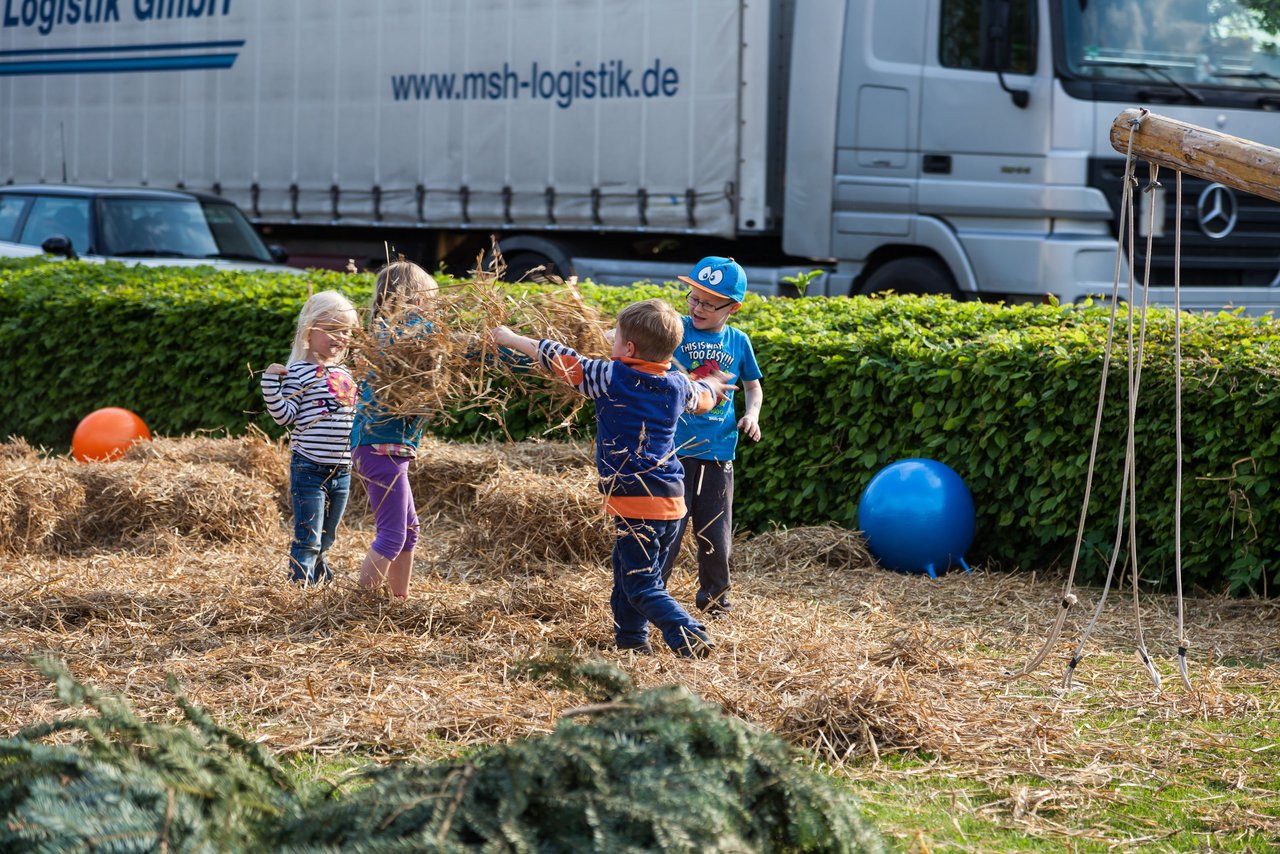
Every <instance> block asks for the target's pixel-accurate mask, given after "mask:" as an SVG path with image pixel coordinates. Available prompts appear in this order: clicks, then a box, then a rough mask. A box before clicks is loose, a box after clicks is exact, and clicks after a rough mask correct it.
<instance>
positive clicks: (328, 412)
mask: <svg viewBox="0 0 1280 854" xmlns="http://www.w3.org/2000/svg"><path fill="white" fill-rule="evenodd" d="M357 323H358V319H357V317H356V310H355V308H354V307H353V306H352V305H351V303H350V301H349V300H347V298H346V297H344V296H343V295H342V294H340V293H338V292H337V291H321V292H320V293H317V294H313V295H312V296H311V297H310V298H309V299H308V300H307V301H306V303H305V304H304V305H303V306H302V311H301V313H299V315H298V328H297V332H296V333H295V334H294V338H293V352H292V353H291V354H290V356H289V364H288V366H285V365H280V364H273V365H269V366H268V367H267V369H266V371H264V372H263V374H262V398H263V400H264V401H266V404H267V412H268V413H269V414H270V415H271V417H272V418H273V419H275V422H276V423H277V424H279V425H281V426H288V427H290V431H289V444H290V448H291V449H292V453H291V454H290V460H289V490H290V493H291V495H292V498H293V542H292V543H291V544H290V546H289V580H291V581H293V582H295V583H298V584H302V585H307V586H309V585H312V584H317V583H319V582H322V581H329V580H330V579H332V578H333V570H332V569H331V568H330V566H329V563H328V561H327V560H326V559H325V557H326V555H327V554H328V552H329V547H330V546H332V545H333V541H334V538H335V536H336V535H337V530H338V522H339V521H340V520H341V519H342V513H343V511H344V510H346V507H347V498H348V496H349V495H350V491H351V423H352V420H353V418H354V417H355V410H356V384H355V381H354V379H353V378H352V376H351V372H350V371H348V370H347V369H346V368H344V367H343V366H342V360H343V358H344V357H345V356H346V354H347V346H348V345H349V344H350V343H351V331H352V330H353V329H354V328H355V326H356V324H357Z"/></svg>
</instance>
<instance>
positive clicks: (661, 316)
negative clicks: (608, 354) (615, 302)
mask: <svg viewBox="0 0 1280 854" xmlns="http://www.w3.org/2000/svg"><path fill="white" fill-rule="evenodd" d="M616 334H617V335H618V336H620V337H621V338H622V340H623V341H630V342H631V343H632V344H634V345H635V347H636V357H637V358H640V359H644V360H645V361H646V362H669V361H671V356H672V355H673V354H674V353H675V352H676V347H679V346H680V339H681V338H683V337H684V322H683V321H682V320H681V319H680V315H679V313H678V312H677V311H676V310H675V309H674V308H672V307H671V305H670V304H669V303H667V302H666V301H665V300H660V299H647V300H641V301H640V302H633V303H632V304H631V305H629V306H627V307H626V308H624V309H623V310H622V311H620V312H618V331H617V333H616Z"/></svg>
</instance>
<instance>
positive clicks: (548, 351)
mask: <svg viewBox="0 0 1280 854" xmlns="http://www.w3.org/2000/svg"><path fill="white" fill-rule="evenodd" d="M538 361H539V363H540V364H541V365H542V366H543V367H544V368H547V369H548V370H550V371H551V372H552V373H553V374H554V375H556V376H558V377H560V378H561V379H563V380H565V381H566V382H568V383H569V384H570V385H571V386H573V387H574V388H576V389H577V390H578V391H580V392H582V393H583V394H584V395H586V396H587V397H589V398H591V399H592V400H594V401H595V404H596V470H597V471H598V472H599V474H600V491H601V492H602V493H604V497H605V509H606V510H608V511H609V512H610V513H612V514H614V515H615V516H621V517H623V518H624V519H679V518H682V517H683V516H684V514H685V504H684V467H683V466H682V465H681V464H680V461H679V460H678V459H676V451H675V431H676V421H677V420H678V419H679V417H680V413H681V412H706V411H708V410H710V409H711V408H712V407H713V406H714V405H715V393H714V392H713V391H712V389H711V386H710V385H708V384H707V383H705V382H702V381H699V380H690V379H689V378H688V377H687V376H685V375H684V374H682V373H680V372H679V371H672V370H668V368H669V367H670V365H669V364H659V363H657V362H647V361H643V360H641V359H611V360H604V359H588V358H586V357H584V356H580V355H578V353H576V352H575V351H574V350H573V349H571V348H569V347H566V346H565V345H563V344H560V343H557V342H555V341H548V340H543V341H540V342H538Z"/></svg>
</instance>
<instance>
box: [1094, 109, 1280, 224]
mask: <svg viewBox="0 0 1280 854" xmlns="http://www.w3.org/2000/svg"><path fill="white" fill-rule="evenodd" d="M1134 121H1138V122H1139V124H1138V129H1137V130H1136V131H1134V133H1133V154H1134V156H1135V157H1138V158H1141V159H1142V160H1150V161H1151V162H1153V163H1156V164H1158V165H1160V166H1163V167H1166V168H1169V169H1175V170H1177V171H1179V172H1185V173H1186V174H1188V175H1194V176H1196V177H1197V178H1203V179H1204V180H1206V181H1216V182H1217V183H1219V184H1226V185H1227V186H1228V187H1235V188H1236V189H1237V190H1243V191H1244V192H1246V193H1253V194H1255V195H1258V196H1262V197H1263V198H1267V199H1271V200H1272V201H1275V202H1280V148H1272V147H1271V146H1269V145H1262V144H1261V143H1257V142H1253V141H1252V140H1248V139H1241V138H1240V137H1238V136H1230V135H1228V134H1225V133H1219V132H1218V131H1214V130H1209V129H1207V128H1202V127H1200V126H1198V125H1191V124H1187V123H1186V122H1180V121H1178V120H1177V119H1170V118H1166V117H1164V116H1158V115H1156V114H1155V113H1151V112H1148V111H1147V110H1124V111H1123V112H1121V113H1120V115H1118V116H1116V120H1115V121H1114V122H1112V123H1111V146H1112V148H1114V149H1115V150H1116V151H1118V152H1120V153H1121V154H1124V153H1125V152H1126V151H1128V150H1129V130H1130V128H1131V127H1132V124H1133V122H1134Z"/></svg>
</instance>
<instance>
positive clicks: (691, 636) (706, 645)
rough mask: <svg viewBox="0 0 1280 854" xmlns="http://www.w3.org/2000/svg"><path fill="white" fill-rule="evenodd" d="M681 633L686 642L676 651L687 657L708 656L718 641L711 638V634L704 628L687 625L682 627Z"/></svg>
mask: <svg viewBox="0 0 1280 854" xmlns="http://www.w3.org/2000/svg"><path fill="white" fill-rule="evenodd" d="M680 634H681V636H682V637H683V638H684V643H683V644H681V646H680V648H679V649H677V650H676V652H678V653H680V655H682V656H684V657H685V658H706V657H707V656H708V655H710V654H711V651H712V650H713V649H715V648H716V642H715V641H713V640H712V639H711V635H709V634H707V633H706V632H705V631H703V630H702V629H696V628H694V627H693V626H685V627H683V628H681V629H680Z"/></svg>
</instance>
